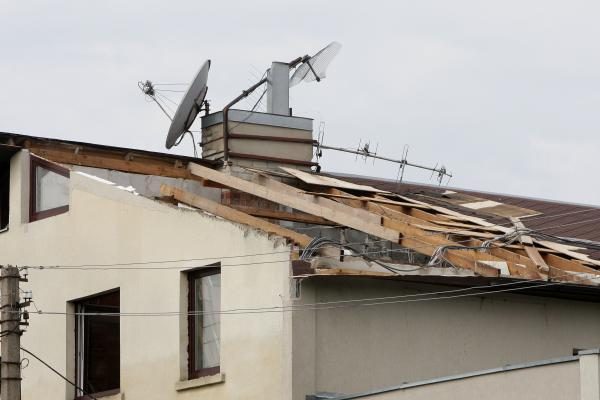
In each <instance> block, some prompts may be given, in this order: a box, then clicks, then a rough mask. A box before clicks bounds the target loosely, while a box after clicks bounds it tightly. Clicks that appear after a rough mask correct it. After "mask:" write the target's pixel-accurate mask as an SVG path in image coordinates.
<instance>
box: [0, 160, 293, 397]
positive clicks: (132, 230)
mask: <svg viewBox="0 0 600 400" xmlns="http://www.w3.org/2000/svg"><path fill="white" fill-rule="evenodd" d="M26 162H27V160H26V154H25V153H23V152H22V153H20V154H19V155H17V156H16V157H14V158H13V160H12V164H11V168H12V171H11V213H12V215H11V219H10V227H9V231H8V232H5V233H2V234H0V254H1V255H2V257H1V259H2V261H1V263H2V264H16V265H18V266H25V265H79V264H90V263H93V264H98V263H100V264H105V263H106V264H111V263H125V262H143V261H150V260H181V259H189V258H208V257H214V259H213V260H206V261H186V262H173V263H161V264H152V266H169V267H176V268H178V269H179V268H181V269H185V268H193V267H198V266H202V265H206V264H209V263H212V262H215V261H219V260H221V261H222V264H223V267H222V302H221V304H222V308H223V309H236V308H252V307H269V306H280V305H281V304H282V302H285V301H287V299H288V291H289V290H288V288H289V261H288V260H289V246H288V245H287V244H286V243H285V242H284V241H282V240H281V239H278V238H272V237H268V236H267V235H265V234H263V233H261V232H257V231H255V230H251V229H248V228H247V227H244V226H240V225H236V224H232V223H229V222H227V221H225V220H222V219H219V218H216V217H214V216H210V215H206V214H202V213H198V212H195V211H189V210H183V209H178V208H176V207H174V206H168V205H164V204H161V203H158V202H156V201H153V200H149V199H146V198H144V197H141V196H134V195H132V194H131V193H128V192H126V191H123V190H119V189H116V188H115V187H114V186H110V185H106V184H103V183H100V182H96V181H93V180H90V179H89V178H86V177H83V176H81V175H78V174H75V173H73V174H71V193H70V196H71V197H70V210H69V212H68V213H66V214H62V215H59V216H55V217H51V218H47V219H44V220H40V221H37V222H33V223H23V221H24V220H26V216H24V215H22V212H25V211H26V209H27V208H26V207H24V206H23V204H25V203H26V201H27V199H26V198H22V196H21V194H22V193H26V192H27V191H26V190H23V191H22V190H21V189H22V188H21V185H22V184H23V185H25V186H26V182H25V181H22V180H21V177H22V176H23V177H26V176H27V174H26V168H23V165H26ZM22 206H23V207H22ZM271 252H277V253H279V254H272V255H264V256H259V257H251V258H242V259H225V258H223V257H224V256H230V255H240V254H256V253H271ZM268 261H276V262H270V263H268ZM240 262H242V263H243V262H257V264H255V265H246V266H227V265H228V264H229V265H231V264H236V263H240ZM261 262H265V263H264V264H261ZM29 273H30V275H29V282H28V283H24V284H22V287H23V288H25V289H31V290H33V295H34V300H35V302H36V304H37V307H39V308H40V309H41V310H43V311H44V312H52V311H56V312H65V311H67V310H68V309H69V308H68V305H67V302H68V301H70V300H73V299H77V298H81V297H83V296H88V295H92V294H94V293H97V292H101V291H104V290H107V289H112V288H117V287H118V288H120V296H121V312H150V311H184V312H185V311H186V309H185V301H181V299H182V296H185V293H182V284H181V272H179V270H177V269H174V270H124V269H116V270H101V271H78V270H70V271H69V270H51V269H47V270H30V271H29ZM183 288H184V289H185V285H183ZM180 320H183V321H184V322H185V318H179V317H178V316H173V317H122V318H121V390H122V393H123V394H124V397H125V398H128V399H176V398H177V399H191V398H199V396H200V398H217V399H218V398H223V399H225V398H227V399H234V398H240V399H241V398H244V399H253V398H260V399H285V398H289V397H290V393H291V380H290V377H289V372H290V371H291V365H290V361H289V360H290V352H291V345H290V343H289V340H288V339H286V338H288V337H289V336H288V335H287V333H289V329H290V328H289V324H290V322H289V316H288V315H286V314H282V313H268V314H250V315H224V316H222V319H221V372H222V373H223V374H225V375H226V379H225V383H219V384H214V385H210V386H204V387H200V388H196V389H190V390H186V391H179V392H178V391H176V390H175V385H176V382H178V381H179V380H180V379H181V370H182V368H181V363H182V362H185V361H186V360H182V358H185V354H184V355H181V354H180V353H181V351H180V350H181V349H180V337H183V338H185V337H186V332H185V324H181V323H180V322H181V321H180ZM72 321H73V317H69V316H64V315H37V314H32V316H31V320H30V322H31V325H30V327H29V328H28V330H27V332H26V333H25V334H24V335H23V337H22V340H23V342H22V343H23V346H24V347H26V348H28V349H29V350H31V351H32V352H34V353H36V354H38V355H39V356H40V357H41V358H43V359H44V360H46V361H47V362H49V363H50V364H52V365H53V366H54V367H55V368H56V369H57V370H59V371H62V372H65V373H66V374H67V375H68V376H69V377H71V378H73V374H74V368H73V362H74V361H73V360H74V355H73V343H72V340H71V339H72V337H73V330H72V328H73V323H72ZM29 358H30V364H29V367H27V368H26V369H25V370H24V371H23V376H24V380H23V398H25V399H34V398H44V399H50V400H52V399H60V400H62V399H65V398H72V389H71V388H70V386H69V385H68V384H66V383H65V382H64V381H63V380H62V379H60V378H59V377H57V376H56V375H54V374H53V373H52V372H51V371H50V370H48V369H46V368H45V367H44V366H42V365H41V364H40V363H38V362H37V361H35V360H33V359H31V357H29ZM183 369H184V368H183Z"/></svg>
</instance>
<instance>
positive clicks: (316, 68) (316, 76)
mask: <svg viewBox="0 0 600 400" xmlns="http://www.w3.org/2000/svg"><path fill="white" fill-rule="evenodd" d="M341 48H342V45H341V44H340V43H338V42H331V43H329V44H328V45H327V46H326V47H324V48H323V49H321V50H320V51H319V52H318V53H317V54H315V55H314V56H312V57H310V56H304V57H303V58H302V60H301V64H300V66H299V67H298V68H296V70H295V71H294V73H293V74H292V76H291V77H290V87H292V86H295V85H297V84H298V83H300V82H302V81H304V82H312V81H317V82H320V81H321V79H323V78H325V77H326V74H325V72H326V70H327V67H328V66H329V64H330V63H331V60H333V59H334V57H335V56H336V55H337V54H338V53H339V52H340V49H341ZM291 66H293V65H291Z"/></svg>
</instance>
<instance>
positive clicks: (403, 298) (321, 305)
mask: <svg viewBox="0 0 600 400" xmlns="http://www.w3.org/2000/svg"><path fill="white" fill-rule="evenodd" d="M565 275H567V274H565ZM570 275H586V274H585V273H575V274H570ZM584 279H585V280H587V277H586V278H584ZM532 283H533V284H532ZM565 284H566V283H565V282H546V281H540V280H531V281H519V282H508V283H501V284H493V285H480V286H473V287H470V288H462V289H452V290H445V291H436V292H427V293H418V294H409V295H399V296H386V297H376V298H363V299H352V300H339V301H331V302H317V303H309V304H296V305H290V306H271V307H256V308H237V309H229V310H221V311H187V312H180V311H162V312H130V313H122V312H118V313H85V312H83V313H78V312H75V313H69V312H58V311H40V312H38V313H37V314H39V315H67V316H106V317H144V316H179V315H187V316H193V315H213V314H219V315H241V314H264V313H274V312H289V311H302V310H316V311H318V310H330V309H338V308H349V307H369V306H376V305H385V304H399V303H414V302H421V301H435V300H448V299H455V298H463V297H472V296H485V295H488V294H495V293H504V292H513V291H518V290H525V289H532V288H538V287H548V286H558V285H565ZM512 285H523V286H520V287H515V288H508V289H498V290H484V289H495V288H497V287H504V286H512ZM480 289H481V290H482V291H478V292H475V293H464V294H458V295H447V294H448V293H460V292H465V291H472V290H480ZM432 295H442V296H438V297H425V296H432ZM415 297H416V298H415ZM421 297H425V298H421ZM349 303H358V304H349Z"/></svg>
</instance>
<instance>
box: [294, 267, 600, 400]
mask: <svg viewBox="0 0 600 400" xmlns="http://www.w3.org/2000/svg"><path fill="white" fill-rule="evenodd" d="M450 289H452V288H449V287H442V286H423V285H421V286H418V285H409V284H406V283H399V282H394V281H382V280H375V279H368V278H344V277H320V278H319V279H316V280H311V279H308V280H305V281H303V283H302V295H301V299H300V300H298V302H299V303H314V302H330V301H340V300H349V299H360V298H375V297H378V298H380V297H386V296H403V295H410V294H416V293H423V292H431V291H442V290H450ZM293 328H294V337H293V357H294V358H293V360H294V365H293V371H294V372H293V376H294V381H293V385H294V399H296V400H300V399H304V396H305V395H307V394H313V393H316V392H334V393H345V394H350V393H358V392H363V391H368V390H374V389H380V388H384V387H388V386H396V385H399V384H401V383H403V382H415V381H420V380H424V379H430V378H438V377H443V376H448V375H454V374H460V373H466V372H471V371H477V370H482V369H488V368H495V367H499V366H502V365H505V364H514V363H523V362H530V361H537V360H544V359H549V358H554V357H562V356H568V355H571V354H572V351H573V348H584V349H585V348H597V347H598V346H599V345H600V305H599V304H597V303H586V302H578V301H568V300H559V299H552V298H544V297H533V296H523V295H517V294H508V293H506V294H501V293H498V294H494V295H488V296H475V297H466V298H457V299H448V300H439V301H422V302H411V303H396V304H387V305H379V306H372V307H348V308H332V309H326V310H321V311H313V310H308V311H302V312H297V313H295V314H294V321H293ZM506 398H509V397H506Z"/></svg>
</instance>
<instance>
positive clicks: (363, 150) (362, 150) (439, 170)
mask: <svg viewBox="0 0 600 400" xmlns="http://www.w3.org/2000/svg"><path fill="white" fill-rule="evenodd" d="M361 142H362V141H361ZM314 146H315V147H316V146H318V149H319V152H321V149H325V150H334V151H341V152H344V153H350V154H354V155H355V156H356V157H358V156H360V157H363V158H364V159H365V160H366V159H367V158H372V159H373V160H383V161H387V162H391V163H394V164H398V168H399V169H400V171H401V174H402V177H403V176H404V169H405V168H406V167H413V168H419V169H423V170H427V171H431V174H432V177H433V176H434V175H436V176H437V181H438V184H440V185H441V184H442V181H443V179H444V177H448V181H449V180H450V178H452V174H451V173H450V172H448V170H447V169H446V167H444V166H443V165H442V166H441V167H438V164H436V165H435V167H428V166H425V165H420V164H416V163H413V162H409V161H408V160H407V158H406V157H407V155H408V147H407V146H405V147H404V148H405V149H404V150H403V152H402V158H401V159H399V160H398V159H395V158H390V157H383V156H380V155H377V151H371V150H370V146H369V142H367V143H365V144H363V145H362V147H361V145H360V143H359V147H358V148H357V149H356V150H354V149H347V148H344V147H335V146H327V145H324V144H323V143H315V144H314ZM321 156H322V155H321ZM317 169H318V170H319V169H320V168H318V167H317ZM317 172H318V171H317Z"/></svg>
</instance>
